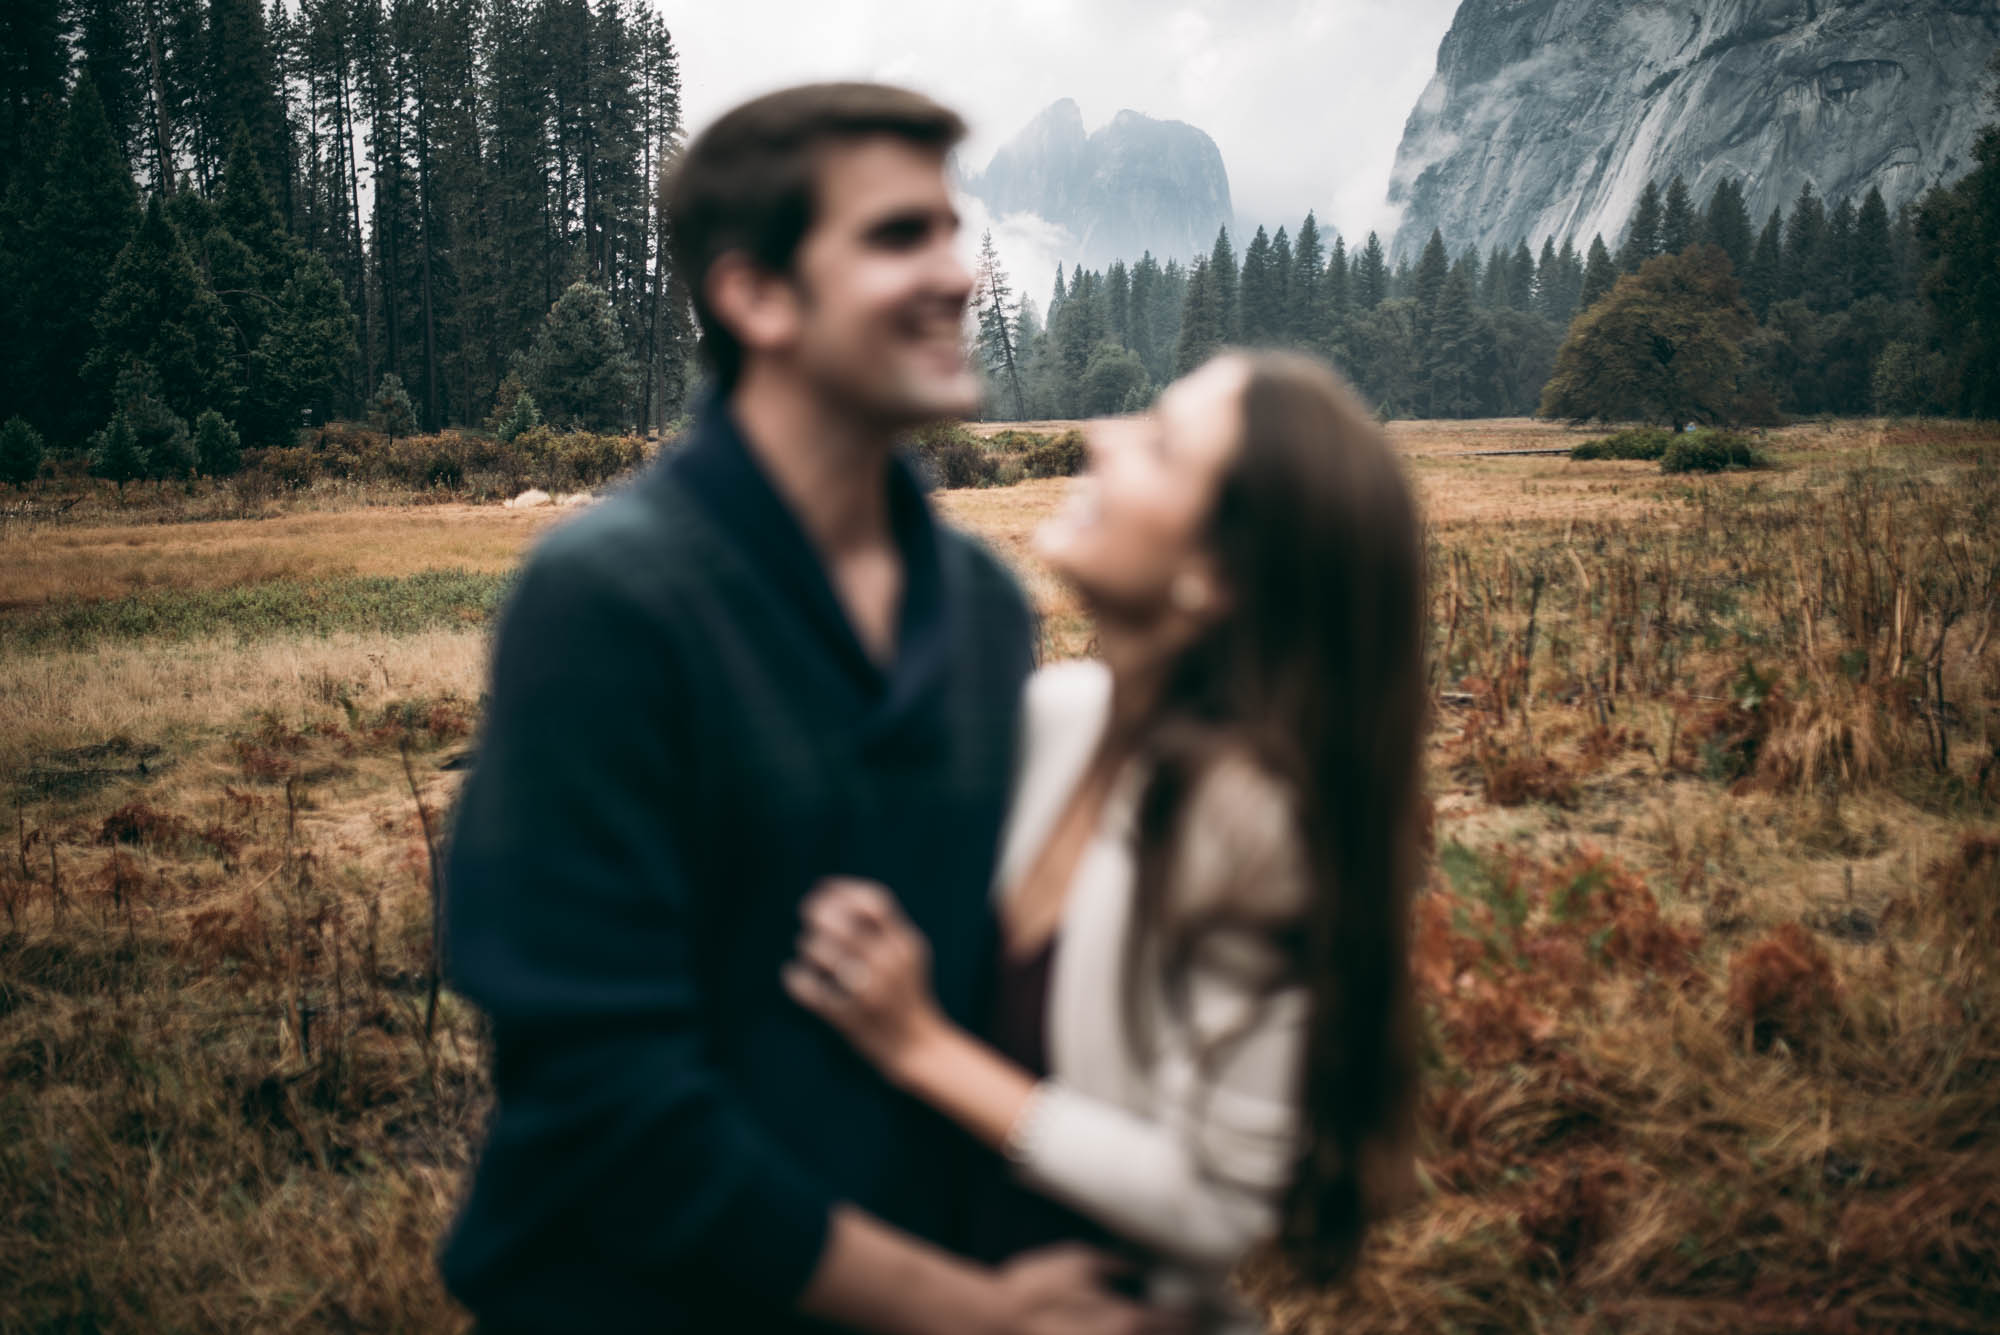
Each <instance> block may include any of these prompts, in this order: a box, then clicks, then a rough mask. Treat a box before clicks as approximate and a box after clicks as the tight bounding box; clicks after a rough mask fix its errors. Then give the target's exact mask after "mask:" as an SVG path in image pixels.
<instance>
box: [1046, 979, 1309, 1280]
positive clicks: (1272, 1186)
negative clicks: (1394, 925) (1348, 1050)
mask: <svg viewBox="0 0 2000 1335" xmlns="http://www.w3.org/2000/svg"><path fill="white" fill-rule="evenodd" d="M1299 1001H1300V998H1297V997H1295V996H1290V995H1287V996H1281V997H1277V998H1273V999H1272V1000H1271V1002H1270V1004H1269V1009H1268V1011H1267V1014H1266V1018H1265V1019H1263V1020H1262V1021H1260V1022H1259V1023H1258V1024H1257V1026H1256V1027H1255V1028H1253V1029H1252V1030H1250V1031H1249V1032H1247V1033H1245V1034H1244V1035H1242V1036H1241V1038H1240V1041H1238V1042H1237V1043H1235V1044H1234V1045H1232V1047H1231V1049H1230V1052H1229V1055H1228V1057H1227V1058H1226V1060H1224V1061H1223V1062H1222V1063H1221V1065H1220V1068H1219V1069H1218V1070H1215V1071H1213V1072H1210V1073H1207V1074H1204V1075H1197V1074H1196V1072H1195V1071H1194V1069H1193V1067H1192V1064H1191V1063H1188V1062H1186V1061H1185V1060H1184V1059H1168V1060H1165V1061H1163V1062H1162V1063H1161V1064H1160V1065H1159V1066H1158V1067H1157V1068H1156V1070H1155V1077H1156V1079H1157V1080H1158V1081H1159V1084H1160V1090H1159V1093H1160V1094H1161V1096H1162V1097H1161V1098H1160V1100H1159V1105H1158V1106H1159V1111H1158V1112H1157V1113H1155V1114H1153V1115H1144V1114H1141V1113H1138V1112H1134V1111H1132V1110H1130V1109H1127V1108H1124V1107H1121V1106H1119V1105H1118V1104H1115V1103H1111V1102H1108V1101H1106V1100H1102V1099H1095V1098H1091V1097H1089V1096H1088V1095H1085V1094H1082V1093H1079V1092H1077V1091H1075V1090H1073V1089H1070V1088H1068V1087H1066V1086H1065V1085H1063V1084H1062V1083H1060V1082H1059V1081H1056V1080H1046V1081H1043V1082H1042V1084H1041V1085H1039V1086H1038V1087H1037V1089H1036V1091H1035V1097H1034V1100H1033V1102H1032V1103H1031V1104H1030V1105H1029V1107H1028V1109H1027V1111H1026V1112H1025V1113H1024V1114H1023V1115H1022V1117H1021V1120H1020V1122H1019V1123H1018V1124H1017V1125H1016V1127H1015V1130H1014V1134H1013V1136H1012V1137H1011V1138H1010V1141H1009V1144H1008V1152H1009V1154H1010V1156H1011V1157H1012V1158H1013V1160H1014V1162H1015V1165H1016V1168H1017V1170H1018V1171H1019V1173H1020V1175H1021V1176H1022V1178H1023V1179H1024V1180H1025V1181H1027V1182H1028V1183H1029V1184H1030V1185H1031V1186H1034V1187H1035V1188H1037V1189H1038V1190H1040V1191H1043V1192H1045V1193H1047V1194H1048V1195H1050V1196H1053V1197H1056V1198H1057V1199H1059V1200H1061V1201H1063V1202H1065V1203H1066V1204H1068V1205H1069V1206H1070V1207H1071V1208H1073V1209H1075V1210H1078V1211H1081V1212H1082V1213H1084V1214H1087V1215H1090V1216H1091V1217H1092V1218H1095V1219H1096V1220H1097V1221H1098V1222H1100V1223H1102V1224H1104V1225H1105V1226H1106V1227H1108V1228H1110V1229H1112V1230H1113V1231H1114V1232H1117V1233H1119V1234H1122V1235H1124V1236H1125V1237H1128V1238H1132V1239H1134V1240H1135V1241H1138V1242H1140V1243H1143V1244H1145V1245H1146V1246H1149V1247H1152V1248H1154V1249H1156V1250H1158V1251H1160V1252H1162V1253H1164V1254H1166V1255H1168V1256H1172V1257H1175V1258H1178V1259H1180V1260H1182V1261H1185V1262H1188V1263H1191V1264H1193V1265H1196V1266H1199V1267H1203V1268H1207V1269H1213V1270H1224V1269H1227V1268H1228V1267H1230V1266H1232V1265H1234V1264H1235V1263H1236V1262H1237V1261H1238V1260H1239V1259H1240V1258H1241V1257H1242V1256H1243V1254H1244V1253H1245V1252H1246V1251H1248V1250H1249V1249H1250V1248H1251V1247H1252V1246H1254V1245H1255V1244H1257V1243H1258V1242H1261V1241H1263V1240H1264V1239H1266V1238H1268V1237H1270V1236H1271V1235H1272V1233H1273V1232H1274V1231H1275V1229H1276V1227H1277V1210H1278V1200H1279V1197H1280V1196H1281V1194H1282V1193H1283V1191H1284V1188H1285V1185H1286V1183H1287V1182H1288V1181H1289V1180H1290V1176H1291V1172H1292V1166H1293V1160H1294V1157H1295V1154H1296V1134H1295V1128H1296V1125H1297V1113H1296V1112H1295V1110H1294V1105H1293V1098H1292V1085H1293V1084H1294V1077H1295V1071H1294V1068H1295V1066H1296V1062H1297V1058H1298V1054H1299V1051H1300V1046H1301V1043H1302V1041H1303V1036H1304V1026H1303V1023H1302V1022H1301V1020H1300V1016H1301V1014H1302V1011H1303V1007H1302V1006H1301V1005H1299V1004H1298V1002H1299Z"/></svg>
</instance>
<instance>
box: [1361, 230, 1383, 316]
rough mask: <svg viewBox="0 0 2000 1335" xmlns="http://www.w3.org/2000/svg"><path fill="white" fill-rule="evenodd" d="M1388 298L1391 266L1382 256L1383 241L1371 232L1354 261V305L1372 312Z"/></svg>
mask: <svg viewBox="0 0 2000 1335" xmlns="http://www.w3.org/2000/svg"><path fill="white" fill-rule="evenodd" d="M1388 298H1389V266H1388V263H1387V261H1386V260H1385V259H1384V258H1383V255H1382V239H1381V238H1380V237H1378V236H1376V235H1375V233H1373V232H1370V233H1369V234H1368V243H1367V244H1366V245H1365V246H1363V247H1362V248H1361V254H1360V255H1358V256H1356V257H1355V260H1354V304H1355V305H1356V306H1358V307H1360V308H1361V309H1362V310H1364V311H1372V310H1374V309H1375V308H1376V307H1377V306H1380V305H1381V304H1382V303H1383V302H1384V301H1386V300H1388Z"/></svg>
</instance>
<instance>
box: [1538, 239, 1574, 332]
mask: <svg viewBox="0 0 2000 1335" xmlns="http://www.w3.org/2000/svg"><path fill="white" fill-rule="evenodd" d="M1562 307H1563V278H1562V261H1561V259H1560V258H1558V257H1557V255H1556V239H1555V238H1554V237H1553V236H1546V237H1543V238H1542V253H1541V256H1540V257H1539V258H1538V259H1537V260H1536V261H1535V305H1534V310H1535V314H1537V315H1539V316H1541V317H1542V318H1543V319H1544V320H1555V321H1557V322H1558V323H1560V322H1561V321H1563V320H1565V319H1567V318H1568V316H1567V313H1566V312H1564V311H1563V309H1562Z"/></svg>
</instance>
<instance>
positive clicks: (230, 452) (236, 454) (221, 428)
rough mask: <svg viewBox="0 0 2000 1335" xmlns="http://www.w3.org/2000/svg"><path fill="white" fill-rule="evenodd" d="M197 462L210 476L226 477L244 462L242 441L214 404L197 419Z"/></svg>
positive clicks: (195, 437) (195, 436) (195, 422)
mask: <svg viewBox="0 0 2000 1335" xmlns="http://www.w3.org/2000/svg"><path fill="white" fill-rule="evenodd" d="M194 455H195V466H196V467H197V468H198V469H200V471H201V472H202V473H203V474H204V475H206V476H208V477H226V476H228V475H229V474H231V473H233V472H235V471H236V470H237V469H238V468H240V467H242V466H243V444H242V441H240V440H239V439H238V438H237V435H236V428H235V427H233V426H231V425H230V424H229V422H228V419H226V418H224V417H223V415H222V414H221V413H219V412H217V411H215V409H213V408H206V409H203V410H202V414H201V416H199V417H197V418H195V419H194Z"/></svg>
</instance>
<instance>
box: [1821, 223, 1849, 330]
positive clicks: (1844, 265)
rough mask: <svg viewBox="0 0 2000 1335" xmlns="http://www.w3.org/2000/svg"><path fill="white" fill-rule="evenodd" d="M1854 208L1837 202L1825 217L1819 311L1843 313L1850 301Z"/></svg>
mask: <svg viewBox="0 0 2000 1335" xmlns="http://www.w3.org/2000/svg"><path fill="white" fill-rule="evenodd" d="M1855 227H1856V215H1855V209H1854V205H1853V204H1852V203H1850V202H1848V201H1847V200H1844V199H1843V200H1841V201H1840V203H1839V204H1838V205H1836V206H1835V207H1834V210H1833V212H1831V213H1829V214H1828V215H1827V217H1826V248H1825V250H1824V252H1823V253H1822V255H1821V258H1820V266H1819V282H1818V285H1817V286H1818V288H1819V298H1820V302H1821V309H1822V310H1828V311H1842V310H1846V309H1847V308H1848V306H1850V305H1851V304H1853V301H1854V229H1855Z"/></svg>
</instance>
